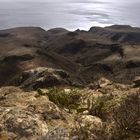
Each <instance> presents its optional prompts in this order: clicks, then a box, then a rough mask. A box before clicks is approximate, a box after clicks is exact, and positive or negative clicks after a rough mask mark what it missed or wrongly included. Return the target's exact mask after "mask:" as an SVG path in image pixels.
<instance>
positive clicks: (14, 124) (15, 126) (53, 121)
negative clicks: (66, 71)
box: [0, 87, 73, 140]
mask: <svg viewBox="0 0 140 140" xmlns="http://www.w3.org/2000/svg"><path fill="white" fill-rule="evenodd" d="M37 95H38V94H37V92H24V91H22V90H21V89H19V88H16V87H4V88H1V89H0V104H1V106H0V139H1V140H5V139H6V140H9V139H10V140H13V139H18V140H19V139H25V140H28V139H31V140H38V139H45V140H49V139H53V138H52V137H54V138H57V137H59V135H62V134H61V130H64V131H65V133H66V132H69V129H71V127H70V125H71V124H70V123H72V124H73V119H72V117H71V115H68V114H67V113H66V112H65V111H62V110H61V109H60V108H59V107H58V106H56V105H55V104H54V103H52V102H50V101H49V100H48V98H47V96H41V97H40V96H37ZM71 126H72V125H71ZM55 129H58V133H56V136H53V135H51V133H52V134H53V132H54V131H55ZM54 133H55V132H54ZM62 133H64V132H62ZM67 135H68V134H67ZM64 138H65V134H64Z"/></svg>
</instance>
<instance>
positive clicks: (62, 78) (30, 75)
mask: <svg viewBox="0 0 140 140" xmlns="http://www.w3.org/2000/svg"><path fill="white" fill-rule="evenodd" d="M16 81H18V85H20V86H21V87H23V88H26V89H38V88H47V87H53V86H57V85H67V84H70V82H69V75H68V74H67V72H65V71H63V70H61V69H53V68H47V67H39V68H35V69H31V70H28V71H25V72H23V73H22V74H21V76H20V78H18V80H16Z"/></svg>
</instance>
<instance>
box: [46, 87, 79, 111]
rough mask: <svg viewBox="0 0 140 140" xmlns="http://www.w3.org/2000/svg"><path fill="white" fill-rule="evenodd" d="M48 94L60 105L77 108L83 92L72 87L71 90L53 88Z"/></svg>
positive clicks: (51, 99)
mask: <svg viewBox="0 0 140 140" xmlns="http://www.w3.org/2000/svg"><path fill="white" fill-rule="evenodd" d="M47 96H48V97H49V100H50V101H52V102H54V103H55V104H57V105H58V106H60V107H65V108H68V109H76V108H78V106H79V103H80V97H81V94H80V92H79V91H78V89H71V90H70V92H65V90H63V89H58V88H51V89H49V92H48V93H47Z"/></svg>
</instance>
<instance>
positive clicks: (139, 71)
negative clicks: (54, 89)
mask: <svg viewBox="0 0 140 140" xmlns="http://www.w3.org/2000/svg"><path fill="white" fill-rule="evenodd" d="M139 45H140V29H139V28H133V27H131V26H123V25H122V26H120V25H114V26H110V27H105V28H100V27H92V28H91V29H90V30H89V31H80V30H76V31H74V32H70V31H67V30H65V29H62V28H57V29H51V30H48V31H45V30H43V29H41V28H38V27H22V28H14V29H8V30H2V31H0V61H1V63H0V85H8V84H11V83H14V82H15V79H17V78H18V77H20V75H21V74H22V72H24V71H26V70H30V69H34V68H36V67H49V68H57V69H62V70H64V71H66V72H68V73H69V75H70V76H71V78H72V79H73V80H74V81H75V83H76V84H77V85H86V84H90V83H93V82H94V80H98V79H100V78H101V77H102V76H103V77H106V78H108V79H110V80H112V81H114V82H118V83H124V84H131V82H132V80H133V79H134V78H135V77H137V76H139V75H140V55H139V54H140V47H139Z"/></svg>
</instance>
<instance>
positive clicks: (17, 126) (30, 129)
mask: <svg viewBox="0 0 140 140" xmlns="http://www.w3.org/2000/svg"><path fill="white" fill-rule="evenodd" d="M0 114H1V115H0V120H1V121H0V125H1V126H2V128H1V129H2V130H5V131H6V132H9V133H13V134H14V135H16V137H22V138H24V139H31V140H33V139H36V138H37V137H38V136H44V135H46V134H47V132H48V126H47V124H46V123H45V121H43V120H40V117H39V115H37V114H33V113H31V112H29V111H26V110H24V109H22V108H20V107H9V108H0ZM13 139H14V138H13Z"/></svg>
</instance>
